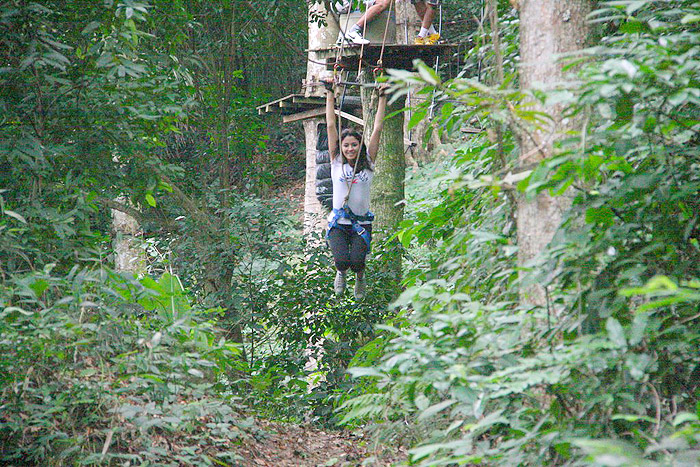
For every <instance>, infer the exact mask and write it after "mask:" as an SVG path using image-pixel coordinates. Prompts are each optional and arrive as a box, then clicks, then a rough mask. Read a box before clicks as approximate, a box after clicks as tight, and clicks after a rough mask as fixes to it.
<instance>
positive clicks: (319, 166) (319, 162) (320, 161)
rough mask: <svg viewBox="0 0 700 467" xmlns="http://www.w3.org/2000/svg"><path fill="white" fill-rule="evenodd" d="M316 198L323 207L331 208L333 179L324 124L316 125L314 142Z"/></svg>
mask: <svg viewBox="0 0 700 467" xmlns="http://www.w3.org/2000/svg"><path fill="white" fill-rule="evenodd" d="M316 199H318V202H319V203H321V206H323V207H324V209H327V210H329V211H330V210H332V209H333V180H332V179H331V158H330V154H328V133H327V132H326V125H325V124H320V125H319V126H318V141H317V143H316Z"/></svg>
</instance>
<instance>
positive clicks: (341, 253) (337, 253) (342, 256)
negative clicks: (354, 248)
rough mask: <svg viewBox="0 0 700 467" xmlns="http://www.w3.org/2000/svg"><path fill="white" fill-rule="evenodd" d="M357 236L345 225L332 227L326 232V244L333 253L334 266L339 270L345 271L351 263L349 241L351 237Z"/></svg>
mask: <svg viewBox="0 0 700 467" xmlns="http://www.w3.org/2000/svg"><path fill="white" fill-rule="evenodd" d="M353 236H355V237H357V236H358V235H357V234H355V233H354V232H353V231H352V227H350V229H348V228H346V227H345V226H340V225H339V226H337V227H333V228H332V229H331V231H330V232H329V233H328V245H329V246H330V247H331V252H332V253H333V260H334V262H335V268H336V269H337V270H338V271H340V272H343V273H344V272H345V271H347V270H348V268H349V267H350V265H351V259H350V243H351V241H352V237H353Z"/></svg>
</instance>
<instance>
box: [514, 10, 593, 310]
mask: <svg viewBox="0 0 700 467" xmlns="http://www.w3.org/2000/svg"><path fill="white" fill-rule="evenodd" d="M589 11H590V2H589V0H570V1H567V2H562V1H560V0H521V1H520V57H521V64H520V83H521V87H522V89H523V90H528V89H535V88H537V89H543V90H552V89H554V88H555V87H557V86H558V85H560V84H561V83H562V82H563V81H564V72H563V69H562V63H561V62H560V61H558V57H559V56H560V55H561V54H564V53H568V52H573V51H576V50H579V49H581V48H583V47H584V45H585V41H586V37H587V34H588V28H587V25H586V15H587V14H588V12H589ZM533 110H539V111H543V112H546V113H548V114H549V115H550V116H551V117H552V121H551V122H548V123H546V124H544V125H542V126H541V127H540V128H537V129H535V130H534V131H532V132H530V133H528V134H524V135H520V138H521V145H520V164H521V166H527V165H529V164H532V163H537V162H540V161H541V160H543V159H546V158H548V157H551V156H552V154H553V147H554V143H555V142H556V141H557V140H559V139H560V138H561V137H562V136H563V134H564V132H565V131H566V130H567V129H569V128H571V126H572V124H573V122H572V121H571V120H569V121H568V122H565V121H562V108H561V106H557V105H554V106H547V107H545V106H542V105H540V104H539V103H535V106H534V108H533ZM570 204H571V201H570V198H569V196H567V195H564V196H557V197H555V196H551V195H550V194H548V193H540V194H538V195H536V196H535V197H534V198H528V197H525V196H522V195H521V196H520V197H519V199H518V213H517V218H518V219H517V221H518V246H519V253H518V262H519V264H520V266H521V267H524V268H537V264H536V263H537V259H538V258H539V256H540V254H541V253H542V252H543V251H544V250H545V248H546V246H547V244H548V243H549V242H550V241H551V240H552V237H553V236H554V233H555V232H556V230H557V229H558V227H559V225H560V224H561V220H562V215H563V213H564V211H566V210H567V209H568V207H569V206H570ZM520 294H521V301H522V302H523V303H528V304H532V305H539V306H545V305H546V304H547V297H546V291H545V289H544V287H542V286H541V285H539V284H535V283H528V281H527V280H526V281H524V283H523V286H522V287H521V290H520Z"/></svg>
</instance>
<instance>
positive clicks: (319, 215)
mask: <svg viewBox="0 0 700 467" xmlns="http://www.w3.org/2000/svg"><path fill="white" fill-rule="evenodd" d="M325 14H326V9H325V7H324V6H323V4H314V3H310V4H309V15H308V28H309V59H310V60H307V62H306V80H305V84H306V88H305V91H304V94H305V95H306V96H323V95H324V89H323V86H318V85H317V83H319V82H320V80H321V78H322V77H323V75H324V74H325V73H326V67H325V65H322V64H321V63H322V61H321V60H319V59H318V57H316V53H315V52H314V50H317V49H320V48H323V47H324V37H323V34H324V30H323V29H324V28H322V27H321V26H320V25H319V24H318V23H317V22H314V21H312V18H313V17H315V16H322V15H325ZM322 122H323V119H321V118H311V119H308V120H304V134H305V136H306V185H305V189H304V236H305V238H307V239H312V238H318V236H317V235H312V234H313V233H318V234H320V233H321V232H323V229H324V228H325V222H324V216H323V210H322V208H321V203H319V202H318V200H317V199H316V143H317V142H318V125H319V124H320V123H322ZM309 246H310V247H316V246H318V245H309Z"/></svg>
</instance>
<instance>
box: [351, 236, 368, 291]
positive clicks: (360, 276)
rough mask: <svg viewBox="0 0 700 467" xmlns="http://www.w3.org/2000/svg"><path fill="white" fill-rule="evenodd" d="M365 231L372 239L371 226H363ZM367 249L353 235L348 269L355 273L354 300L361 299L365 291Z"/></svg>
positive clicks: (359, 238) (361, 240)
mask: <svg viewBox="0 0 700 467" xmlns="http://www.w3.org/2000/svg"><path fill="white" fill-rule="evenodd" d="M363 227H364V228H365V230H367V232H369V235H370V238H371V237H372V225H371V224H368V225H363ZM368 252H369V248H368V247H367V243H366V242H365V240H364V239H363V238H362V237H361V236H359V235H357V234H356V233H355V234H354V235H353V237H352V240H351V243H350V269H352V271H353V272H354V273H355V298H363V297H364V296H365V293H366V290H367V279H366V277H365V264H366V259H367V253H368Z"/></svg>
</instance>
